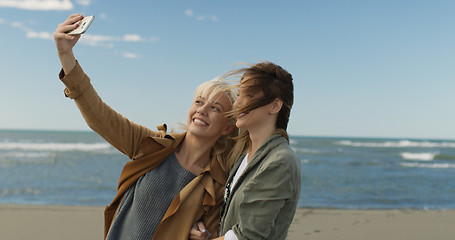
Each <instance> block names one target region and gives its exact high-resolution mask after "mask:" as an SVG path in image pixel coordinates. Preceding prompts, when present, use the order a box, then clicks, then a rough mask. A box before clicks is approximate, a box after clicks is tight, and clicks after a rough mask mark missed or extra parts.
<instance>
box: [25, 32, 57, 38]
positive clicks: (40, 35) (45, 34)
mask: <svg viewBox="0 0 455 240" xmlns="http://www.w3.org/2000/svg"><path fill="white" fill-rule="evenodd" d="M27 37H28V38H39V39H46V40H53V39H54V38H53V36H52V34H50V33H48V32H34V31H30V32H27Z"/></svg>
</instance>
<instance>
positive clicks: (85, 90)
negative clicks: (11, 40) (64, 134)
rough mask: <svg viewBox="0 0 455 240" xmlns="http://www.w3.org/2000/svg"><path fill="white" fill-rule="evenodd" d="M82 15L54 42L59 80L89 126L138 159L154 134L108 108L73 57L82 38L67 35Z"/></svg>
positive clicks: (74, 17) (60, 31)
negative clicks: (141, 150) (141, 146)
mask: <svg viewBox="0 0 455 240" xmlns="http://www.w3.org/2000/svg"><path fill="white" fill-rule="evenodd" d="M82 18H83V16H82V15H79V14H73V15H71V16H70V17H68V19H66V21H65V22H63V23H61V24H59V25H58V27H57V29H56V31H55V33H54V39H55V44H56V47H57V53H58V57H59V59H60V62H61V64H62V72H61V73H60V79H61V80H62V82H63V83H64V84H65V86H66V89H65V94H66V95H67V96H68V97H70V98H72V99H74V100H75V102H76V105H77V106H78V108H79V110H80V112H81V114H82V116H83V117H84V119H85V121H86V122H87V124H88V126H89V127H90V128H91V129H93V130H94V131H95V132H96V133H98V134H99V135H100V136H101V137H103V138H104V139H105V140H106V141H108V142H109V143H110V144H112V145H113V146H114V147H115V148H117V149H118V150H119V151H121V152H122V153H124V154H126V155H127V156H128V157H129V158H130V159H132V158H133V156H135V155H136V154H137V152H138V150H139V148H140V145H141V143H142V139H143V138H144V137H145V136H153V135H156V134H155V132H153V131H151V130H150V129H148V128H146V127H143V126H141V125H138V124H135V123H133V122H132V121H129V120H128V119H126V118H125V117H123V116H122V115H121V114H119V113H117V112H115V111H114V110H113V109H112V108H110V107H109V106H108V105H107V104H105V103H104V102H103V101H102V100H101V98H100V97H99V96H98V94H97V93H96V91H95V89H94V88H93V86H92V85H91V83H90V79H89V77H88V76H87V75H86V74H85V73H84V72H83V70H82V68H81V67H80V66H79V64H78V62H77V61H76V58H75V57H74V54H73V47H74V46H75V45H76V43H77V42H78V40H79V39H80V35H75V36H72V35H69V34H67V32H69V31H71V30H73V29H75V28H76V27H77V22H78V21H79V20H81V19H82Z"/></svg>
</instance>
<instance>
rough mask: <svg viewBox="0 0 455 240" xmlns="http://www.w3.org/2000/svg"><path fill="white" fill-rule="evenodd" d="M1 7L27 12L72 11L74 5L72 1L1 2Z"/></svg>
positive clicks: (25, 0) (22, 0)
mask: <svg viewBox="0 0 455 240" xmlns="http://www.w3.org/2000/svg"><path fill="white" fill-rule="evenodd" d="M0 7H10V8H19V9H25V10H71V9H73V7H74V5H73V3H71V1H70V0H61V1H59V0H0Z"/></svg>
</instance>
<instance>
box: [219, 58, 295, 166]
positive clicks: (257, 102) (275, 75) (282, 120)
mask: <svg viewBox="0 0 455 240" xmlns="http://www.w3.org/2000/svg"><path fill="white" fill-rule="evenodd" d="M232 76H239V77H240V83H239V84H238V87H245V88H246V89H245V90H246V91H247V92H251V93H257V92H260V91H262V92H263V93H264V95H263V97H260V98H257V99H254V100H252V102H250V103H248V104H247V105H246V106H243V107H242V108H240V109H236V110H235V111H233V112H232V113H231V114H232V115H235V114H236V113H239V112H250V111H252V110H254V109H256V108H259V107H262V106H265V105H267V104H269V103H271V102H273V101H274V100H275V99H277V98H278V99H280V100H281V101H283V106H282V107H281V110H280V112H279V113H278V117H277V121H276V123H275V127H276V128H277V131H276V133H278V134H281V135H282V136H283V137H285V138H286V139H288V141H289V137H288V135H287V133H286V129H287V126H288V122H289V117H290V114H291V108H292V105H293V103H294V84H293V82H292V75H291V74H290V73H289V72H288V71H286V70H285V69H283V68H282V67H280V66H278V65H276V64H274V63H271V62H268V61H264V62H260V63H257V64H254V65H250V67H249V68H242V69H239V70H235V71H231V72H228V73H226V74H225V75H224V77H226V78H227V77H232ZM237 140H238V141H237V143H236V145H235V146H234V148H233V149H232V151H231V153H230V155H229V157H230V158H235V159H234V160H230V161H229V162H232V161H235V160H236V158H237V157H238V156H239V155H240V154H241V153H242V152H243V151H245V150H246V149H247V148H248V147H249V145H250V138H249V134H248V132H247V131H245V130H241V129H240V133H239V136H238V137H237Z"/></svg>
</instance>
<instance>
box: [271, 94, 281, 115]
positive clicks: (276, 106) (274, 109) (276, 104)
mask: <svg viewBox="0 0 455 240" xmlns="http://www.w3.org/2000/svg"><path fill="white" fill-rule="evenodd" d="M282 107H283V101H281V100H280V99H278V98H275V100H273V102H272V104H271V108H270V114H278V113H279V112H280V110H281V108H282Z"/></svg>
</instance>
